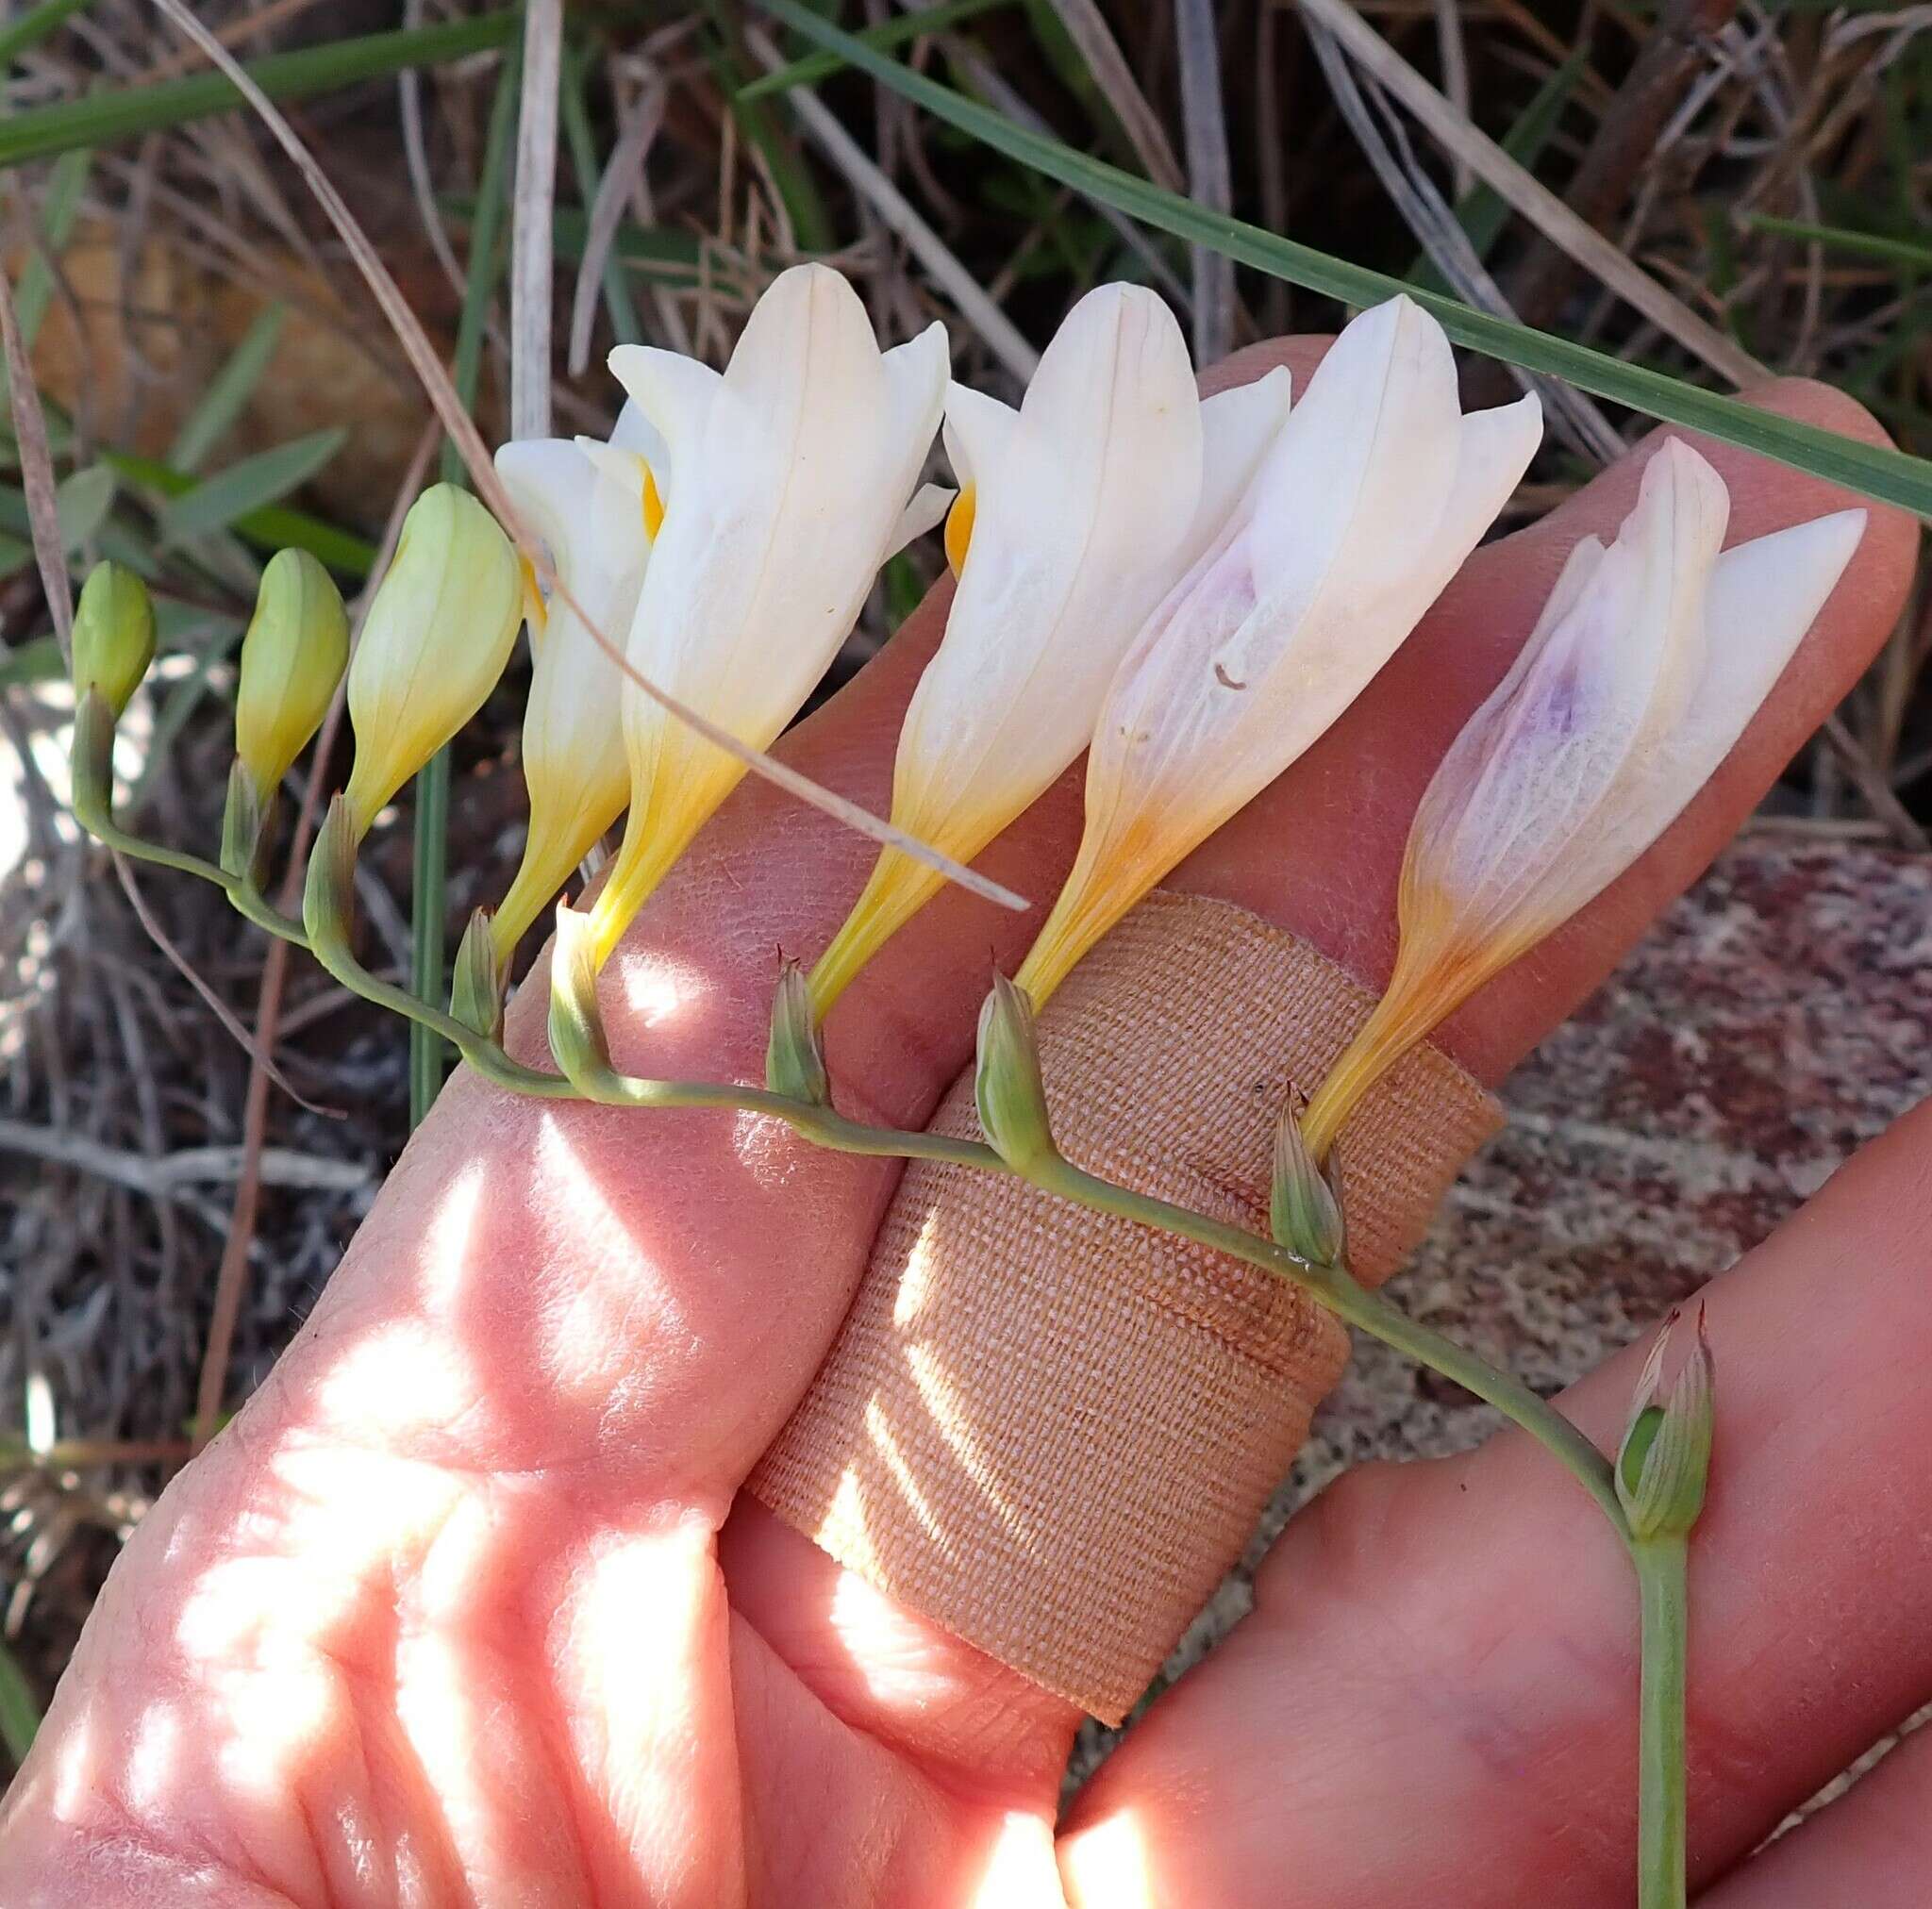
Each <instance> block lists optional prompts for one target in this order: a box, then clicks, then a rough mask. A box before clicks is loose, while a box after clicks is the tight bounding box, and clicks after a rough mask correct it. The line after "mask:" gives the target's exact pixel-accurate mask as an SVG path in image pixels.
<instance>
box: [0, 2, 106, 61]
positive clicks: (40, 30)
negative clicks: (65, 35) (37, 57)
mask: <svg viewBox="0 0 1932 1909" xmlns="http://www.w3.org/2000/svg"><path fill="white" fill-rule="evenodd" d="M89 4H90V0H42V4H41V5H40V6H38V7H29V8H27V10H26V11H25V13H23V14H22V15H21V16H20V18H19V19H18V20H16V21H13V22H12V23H11V24H10V25H6V26H0V66H5V65H7V64H8V61H9V60H14V59H18V58H20V56H21V55H22V54H23V53H25V52H27V51H28V50H29V49H30V48H32V47H36V46H38V45H39V44H40V43H41V42H42V41H43V40H44V39H46V37H47V36H48V34H50V33H52V32H53V31H54V30H55V29H56V28H57V27H59V26H64V25H66V24H67V21H68V19H69V17H70V16H71V15H73V14H75V13H78V12H79V11H80V9H81V8H83V7H86V6H88V5H89Z"/></svg>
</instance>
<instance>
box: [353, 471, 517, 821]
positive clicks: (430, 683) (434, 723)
mask: <svg viewBox="0 0 1932 1909" xmlns="http://www.w3.org/2000/svg"><path fill="white" fill-rule="evenodd" d="M523 605H524V586H523V576H522V573H521V571H520V569H519V567H518V564H517V554H516V552H515V550H514V549H512V548H511V545H510V541H509V539H508V538H507V537H506V536H505V535H504V534H503V532H502V531H501V530H500V529H499V528H498V527H497V523H496V520H495V518H493V517H491V514H490V513H489V511H487V510H486V509H484V507H483V506H482V505H480V504H479V503H477V502H476V500H475V498H474V497H472V496H471V495H470V493H469V492H468V491H467V490H458V488H457V487H456V486H455V485H454V484H433V485H431V486H430V488H429V489H428V490H425V491H424V493H423V494H422V496H420V497H419V498H417V500H416V501H415V503H413V504H412V505H410V506H409V514H408V516H407V517H406V518H404V519H403V535H402V539H401V541H400V542H399V543H398V544H397V546H396V554H395V560H394V561H393V562H392V563H391V565H390V567H389V573H388V574H387V575H386V576H385V577H384V578H383V580H382V583H381V585H380V586H379V587H378V589H376V592H375V602H374V603H373V604H371V605H370V606H369V615H368V618H367V619H366V621H365V622H364V623H363V625H362V639H361V641H360V642H358V644H357V645H356V654H355V656H353V657H352V658H351V659H350V663H349V721H350V722H351V724H352V725H353V726H354V728H355V731H356V759H355V763H354V765H353V766H352V768H351V769H350V772H349V786H348V788H346V789H345V790H344V791H343V801H344V803H345V805H346V806H347V809H348V813H349V825H350V829H351V832H352V834H353V835H354V837H355V838H356V840H358V841H360V840H361V838H363V837H364V836H365V835H367V834H368V833H369V829H370V825H371V823H373V822H375V818H376V815H377V813H378V811H379V810H380V809H381V808H382V806H383V805H384V804H386V803H387V802H388V801H389V799H390V798H391V796H392V795H394V794H395V792H396V790H397V789H399V788H402V786H403V784H404V783H406V782H407V781H408V779H409V778H410V776H412V775H414V774H415V773H416V772H417V771H418V770H419V769H421V768H422V767H423V765H424V764H425V762H427V761H428V760H429V758H430V757H431V756H432V755H435V754H436V752H437V751H438V750H439V749H441V747H442V745H443V744H444V743H445V742H447V741H448V740H449V739H450V738H451V737H452V736H454V735H455V734H456V733H457V731H458V729H460V728H461V727H462V726H463V724H464V723H465V722H468V721H469V720H470V718H471V717H472V716H474V715H475V713H476V711H477V710H478V709H479V708H481V707H482V705H483V699H484V697H486V696H487V695H489V693H490V692H491V689H494V688H495V686H496V679H497V678H498V677H499V676H501V675H502V674H503V667H504V665H505V664H506V663H507V662H508V661H509V653H510V646H511V645H512V644H513V643H514V642H515V641H516V636H517V624H518V622H520V621H521V620H522V614H523Z"/></svg>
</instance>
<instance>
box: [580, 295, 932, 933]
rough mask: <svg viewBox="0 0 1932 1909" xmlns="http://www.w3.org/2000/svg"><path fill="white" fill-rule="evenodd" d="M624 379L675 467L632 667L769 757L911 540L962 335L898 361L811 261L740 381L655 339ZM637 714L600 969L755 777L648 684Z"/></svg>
mask: <svg viewBox="0 0 1932 1909" xmlns="http://www.w3.org/2000/svg"><path fill="white" fill-rule="evenodd" d="M610 366H611V370H612V371H613V372H614V373H616V374H617V376H618V378H619V380H620V381H621V382H622V383H623V384H624V386H625V390H628V391H629V393H630V395H631V396H632V398H633V399H634V400H635V401H636V403H637V405H638V407H639V410H640V411H641V413H642V415H643V416H644V418H645V419H647V420H648V421H649V423H650V424H651V425H652V426H653V428H655V429H656V430H657V431H658V433H659V435H660V436H661V437H662V439H663V440H664V442H665V445H666V447H667V451H668V455H669V476H670V483H669V488H668V489H666V490H664V491H663V503H664V521H663V525H662V528H661V529H660V531H659V533H658V539H657V542H656V544H655V546H654V548H653V550H652V553H651V561H650V565H649V568H648V569H647V571H646V573H645V576H644V582H643V588H642V590H641V594H640V595H639V598H638V606H637V611H636V614H635V615H634V617H633V618H632V621H631V626H630V633H629V639H628V641H627V643H626V645H625V656H626V657H627V659H628V660H629V661H630V662H631V664H632V665H633V666H634V667H635V668H636V669H637V671H638V672H640V673H641V675H643V676H644V677H646V678H647V679H648V680H649V681H651V682H653V683H656V684H657V685H658V686H659V687H660V688H662V689H666V690H668V691H669V692H670V693H671V694H672V695H674V696H675V697H677V698H678V699H680V700H681V701H682V702H684V703H686V704H688V705H690V706H691V707H692V708H695V709H697V710H699V711H700V712H701V713H703V714H704V715H706V716H708V717H709V718H710V719H711V720H712V721H714V722H718V723H720V724H722V725H723V726H724V728H726V729H728V730H729V731H730V732H731V733H732V734H733V735H735V736H737V737H738V738H739V739H741V740H742V741H744V742H746V743H748V744H750V745H751V746H752V747H753V748H755V749H764V748H767V747H768V746H769V745H770V744H771V743H772V742H773V741H774V739H776V737H777V736H778V734H779V732H780V731H781V730H782V729H783V728H784V727H785V725H786V724H787V723H788V722H791V719H792V717H793V716H795V715H796V714H797V712H798V709H799V706H800V705H802V704H803V703H804V701H805V699H806V697H807V696H808V694H809V693H810V692H811V689H812V687H813V685H814V684H816V683H817V682H818V680H819V678H820V677H821V676H823V675H824V672H825V670H826V668H827V666H828V665H829V664H830V663H831V660H832V658H833V657H834V656H836V655H837V654H838V650H839V646H840V645H841V643H842V642H843V641H844V640H845V638H846V636H847V634H848V633H849V632H850V630H851V628H852V625H853V623H854V622H856V621H857V619H858V609H859V606H860V604H861V603H862V602H863V601H864V597H865V592H866V590H867V589H869V588H870V586H871V584H872V580H873V576H874V573H875V572H876V571H877V569H878V567H879V565H880V564H881V563H882V562H883V561H884V560H885V558H886V557H887V556H890V555H891V552H892V550H893V549H895V548H896V547H897V542H896V541H895V538H903V535H904V534H905V529H906V526H907V524H908V515H907V512H908V493H909V492H910V491H911V490H912V487H913V482H914V479H915V478H916V477H917V475H918V473H919V467H920V465H921V463H922V462H923V461H924V457H925V454H926V450H927V447H928V446H929V445H930V443H931V441H932V435H933V432H934V430H935V428H936V427H937V425H938V423H939V417H940V409H941V404H942V402H943V399H944V393H945V384H946V335H945V330H944V328H943V327H942V326H941V325H938V324H934V325H931V326H929V327H928V328H927V329H926V330H925V331H924V333H923V334H922V335H921V336H920V337H919V338H917V339H915V340H912V341H911V342H910V343H909V344H903V345H899V346H897V347H896V348H895V349H893V350H891V351H888V352H883V353H882V352H881V351H880V350H879V348H878V345H877V343H876V341H875V340H874V338H873V333H872V326H871V324H869V322H868V321H867V319H866V315H865V307H863V305H861V304H860V303H859V299H858V293H857V292H855V291H854V290H852V288H851V287H850V286H849V285H847V284H846V282H845V281H844V279H843V278H841V276H840V275H839V274H837V273H836V272H832V271H830V270H828V269H827V268H826V267H824V266H822V265H801V266H794V267H793V268H792V269H791V270H790V271H789V272H785V273H781V274H779V276H778V277H777V278H775V279H774V281H773V282H772V285H771V287H770V289H769V290H767V291H766V292H765V294H764V296H763V297H762V298H760V299H759V300H758V306H757V307H756V308H755V309H754V310H753V312H752V315H751V318H750V320H749V321H748V323H747V324H746V325H745V328H744V332H743V335H742V336H741V338H740V340H739V341H738V348H737V350H736V351H734V352H733V354H732V357H731V363H730V365H729V367H728V368H727V369H726V370H725V372H724V373H723V374H722V375H720V374H719V373H716V372H713V371H710V370H709V369H708V368H707V367H706V366H704V365H701V364H698V363H697V362H695V361H694V360H693V359H691V358H685V357H678V356H677V355H676V354H675V353H673V352H665V351H658V350H654V349H650V348H647V347H644V346H639V345H621V346H619V347H618V349H617V350H616V351H614V352H613V353H612V354H611V357H610ZM922 495H924V493H922ZM911 522H912V523H914V524H917V522H918V520H917V519H913V520H911ZM623 705H624V731H625V746H626V749H627V751H628V755H629V758H630V820H629V822H628V823H627V825H626V828H625V838H624V846H623V848H622V849H621V850H620V851H619V853H618V855H617V860H616V865H615V867H614V868H613V869H612V871H611V876H610V880H609V882H608V885H607V886H606V888H604V890H603V892H602V893H601V894H600V895H599V896H598V898H597V902H596V905H595V906H594V908H593V910H592V915H591V938H592V948H593V951H594V953H595V956H596V958H597V960H598V961H599V962H600V963H601V962H603V961H604V960H606V959H607V958H608V955H609V954H610V951H611V950H612V949H613V948H614V947H615V946H616V945H617V942H618V939H619V938H620V937H621V936H622V935H623V933H624V931H625V927H626V926H627V925H628V924H629V922H630V921H631V918H632V917H633V916H634V915H635V914H636V913H637V910H638V909H639V907H641V905H642V904H643V902H644V900H645V898H646V897H647V896H648V895H649V894H650V893H651V891H652V889H653V888H656V887H657V885H658V882H659V881H660V880H661V879H662V878H663V876H664V874H665V872H666V871H667V870H669V869H670V867H671V866H672V864H673V863H674V862H675V860H676V859H677V857H678V856H679V855H681V854H682V853H683V852H684V849H685V848H686V846H687V845H688V844H689V843H690V841H691V838H692V837H693V836H694V835H695V834H696V833H697V831H698V829H699V828H700V827H701V826H702V825H703V823H704V822H705V821H706V819H707V818H708V816H710V814H711V813H712V811H713V810H715V809H716V808H717V806H718V805H719V804H720V803H721V802H723V801H724V798H725V796H726V795H728V794H729V793H730V792H731V790H732V788H735V787H736V786H737V783H738V781H739V779H740V777H741V776H742V775H743V773H744V769H743V765H742V764H741V763H740V762H739V761H738V760H737V759H736V758H735V757H733V756H730V755H726V754H725V753H724V751H723V750H721V749H718V748H717V747H715V746H714V745H713V744H711V743H709V742H707V741H706V740H705V739H704V738H703V737H701V736H698V735H696V734H695V733H694V732H692V731H691V730H689V729H687V728H686V727H685V726H684V725H683V724H682V723H680V722H678V721H677V719H676V718H675V717H674V716H672V715H670V714H669V713H668V712H667V711H666V710H665V709H664V708H663V707H662V706H661V705H659V704H658V703H657V702H656V701H654V700H653V699H652V698H651V697H649V696H648V695H646V694H645V693H644V691H643V690H641V689H639V688H638V687H637V686H636V685H635V684H633V683H626V684H625V688H624V692H623Z"/></svg>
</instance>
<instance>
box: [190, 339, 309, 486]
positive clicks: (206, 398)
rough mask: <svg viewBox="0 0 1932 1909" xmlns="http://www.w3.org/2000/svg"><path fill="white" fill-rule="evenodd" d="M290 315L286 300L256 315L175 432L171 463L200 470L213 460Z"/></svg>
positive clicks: (265, 367)
mask: <svg viewBox="0 0 1932 1909" xmlns="http://www.w3.org/2000/svg"><path fill="white" fill-rule="evenodd" d="M288 315H289V307H287V306H286V305H270V306H266V307H263V308H262V309H261V310H260V311H259V312H258V313H257V314H256V318H255V323H254V324H251V325H250V326H249V327H248V330H247V332H246V333H245V334H244V335H243V337H242V342H241V343H240V344H238V345H237V346H236V347H235V349H234V350H233V351H231V352H230V353H229V354H228V360H227V362H226V363H225V365H223V367H222V368H221V370H220V371H218V372H217V373H215V374H214V376H213V377H212V378H211V379H209V380H208V390H206V391H204V392H203V393H202V395H201V402H200V403H199V404H197V405H196V406H195V407H194V408H193V410H192V411H190V412H189V414H188V416H187V417H186V418H185V419H184V420H183V421H182V424H181V428H180V430H179V431H177V432H176V433H175V441H174V443H173V444H171V445H170V446H169V447H168V462H169V463H170V464H172V465H173V466H174V467H175V470H177V471H187V472H191V473H192V472H196V471H199V470H200V469H201V467H202V465H203V464H205V463H206V462H207V461H208V453H209V452H210V451H212V450H213V449H214V447H215V446H216V445H217V444H219V443H220V442H221V440H223V439H224V438H225V436H226V435H227V433H228V430H229V427H230V426H231V425H232V424H233V423H234V422H235V420H236V419H237V418H239V417H240V416H241V415H242V411H243V409H244V408H245V407H246V406H247V404H248V400H249V399H250V398H251V397H253V396H254V395H255V388H256V386H257V385H258V384H259V383H260V382H261V376H262V373H264V372H265V371H267V370H268V364H269V359H270V358H272V357H274V356H275V341H276V340H278V339H279V338H280V337H281V335H282V324H283V321H284V320H286V319H287V317H288Z"/></svg>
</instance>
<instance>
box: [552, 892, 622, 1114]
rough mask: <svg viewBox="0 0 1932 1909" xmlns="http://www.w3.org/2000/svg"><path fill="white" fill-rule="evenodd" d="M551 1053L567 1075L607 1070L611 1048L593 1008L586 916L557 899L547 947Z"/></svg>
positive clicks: (592, 942) (592, 944) (592, 948)
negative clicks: (554, 933) (552, 938)
mask: <svg viewBox="0 0 1932 1909" xmlns="http://www.w3.org/2000/svg"><path fill="white" fill-rule="evenodd" d="M550 1052H551V1054H553V1055H554V1056H555V1057H556V1060H557V1064H558V1067H560V1068H561V1069H562V1070H563V1071H564V1075H565V1077H566V1078H567V1079H569V1080H572V1081H581V1080H585V1079H589V1078H591V1077H593V1076H595V1075H598V1074H608V1072H609V1071H610V1048H609V1045H608V1042H607V1041H606V1040H605V1038H604V1017H603V1015H602V1014H601V1013H600V1012H599V1010H598V1007H597V952H596V938H595V937H594V935H593V934H592V933H591V918H590V916H589V915H587V914H584V913H581V912H580V911H579V910H577V909H575V908H572V907H568V906H566V905H563V904H561V903H559V904H558V909H557V939H556V940H555V941H554V942H553V943H552V944H551V948H550Z"/></svg>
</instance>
